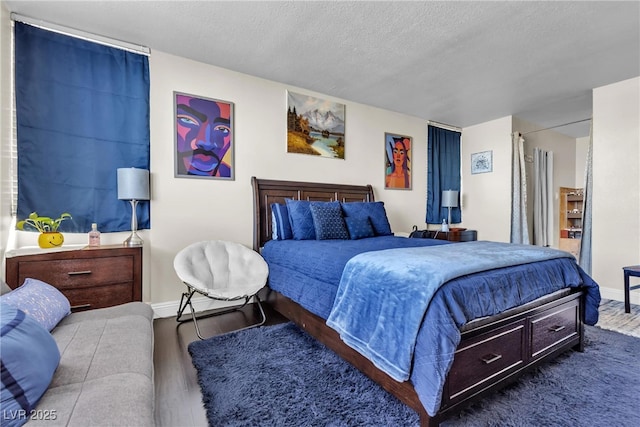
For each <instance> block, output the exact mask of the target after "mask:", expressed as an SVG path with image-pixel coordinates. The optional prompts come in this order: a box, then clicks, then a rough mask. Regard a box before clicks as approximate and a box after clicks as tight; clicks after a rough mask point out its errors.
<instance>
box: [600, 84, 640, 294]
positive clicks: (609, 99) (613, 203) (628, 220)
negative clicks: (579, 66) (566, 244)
mask: <svg viewBox="0 0 640 427" xmlns="http://www.w3.org/2000/svg"><path fill="white" fill-rule="evenodd" d="M637 264H640V77H637V78H633V79H629V80H625V81H622V82H619V83H615V84H612V85H608V86H603V87H600V88H596V89H594V90H593V270H592V276H593V278H594V279H595V280H596V282H598V284H599V285H600V286H601V291H602V294H603V296H605V297H607V298H616V299H622V295H623V292H622V290H623V273H622V267H624V266H628V265H637ZM632 280H634V279H633V278H632ZM634 283H637V279H636V281H635V282H634ZM632 296H633V299H632V302H635V303H640V297H639V295H638V292H637V291H635V292H632Z"/></svg>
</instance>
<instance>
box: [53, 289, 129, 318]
mask: <svg viewBox="0 0 640 427" xmlns="http://www.w3.org/2000/svg"><path fill="white" fill-rule="evenodd" d="M61 291H62V293H63V294H64V296H66V297H67V299H68V300H69V304H71V311H82V310H92V309H94V308H103V307H111V306H114V305H119V304H124V303H127V302H131V301H133V282H129V283H118V284H115V285H105V286H94V287H92V288H82V289H78V288H76V289H61Z"/></svg>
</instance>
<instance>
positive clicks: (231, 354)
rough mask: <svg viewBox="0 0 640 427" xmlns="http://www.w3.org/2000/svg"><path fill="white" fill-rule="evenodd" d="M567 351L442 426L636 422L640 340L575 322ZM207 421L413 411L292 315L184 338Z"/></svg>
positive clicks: (296, 420)
mask: <svg viewBox="0 0 640 427" xmlns="http://www.w3.org/2000/svg"><path fill="white" fill-rule="evenodd" d="M585 328H586V329H585V336H586V348H585V352H584V353H578V352H574V351H569V352H567V353H565V354H563V355H561V356H560V357H558V358H557V359H555V360H554V361H552V362H550V363H547V364H545V365H544V366H542V367H540V368H538V369H536V370H534V371H531V372H530V373H528V374H526V375H525V376H524V377H523V378H521V379H520V381H518V382H517V383H516V384H513V385H511V386H509V387H507V388H505V389H503V390H501V391H498V392H496V393H494V394H492V395H490V396H488V397H487V398H485V399H483V400H482V401H480V402H478V403H477V404H475V405H473V406H471V407H469V408H468V409H467V410H465V411H464V412H463V413H462V414H460V415H459V416H454V417H453V418H450V419H449V420H446V421H444V422H443V423H442V426H456V427H458V426H474V427H478V426H500V427H503V426H518V427H520V426H567V427H576V426H591V427H593V426H607V427H609V426H634V427H637V426H640V409H639V408H640V406H639V404H638V399H639V398H640V369H639V367H640V365H639V360H640V339H638V338H634V337H631V336H627V335H623V334H620V333H617V332H613V331H608V330H603V329H600V328H598V327H591V326H586V327H585ZM189 353H190V354H191V357H192V360H193V364H194V366H195V367H196V369H197V371H198V381H199V383H200V387H201V389H202V395H203V402H204V406H205V408H206V411H207V417H208V419H209V424H210V425H211V426H214V427H218V426H295V427H297V426H418V425H419V419H418V415H417V414H416V413H415V412H414V411H413V410H411V409H410V408H408V407H407V406H405V405H404V404H403V403H401V402H400V401H398V400H397V399H396V398H395V397H393V396H391V395H390V394H388V393H387V392H386V391H384V390H383V389H382V388H381V387H380V386H378V385H377V384H375V383H374V382H373V381H371V380H370V379H369V378H367V377H366V376H365V375H364V374H361V373H360V372H359V371H358V370H357V369H355V368H353V367H351V366H350V365H349V364H348V363H346V362H344V361H343V360H342V359H340V358H339V357H338V356H337V355H336V354H335V353H333V352H332V351H331V350H329V349H327V348H326V347H325V346H324V345H322V344H320V343H318V342H317V341H316V340H315V339H313V338H311V337H310V336H309V335H308V334H307V333H306V332H304V331H302V330H301V329H299V328H298V327H296V326H295V325H293V324H292V323H283V324H279V325H275V326H265V327H260V328H254V329H248V330H245V331H240V332H237V333H230V334H226V335H220V336H217V337H213V338H209V339H207V340H203V341H196V342H193V343H191V344H189Z"/></svg>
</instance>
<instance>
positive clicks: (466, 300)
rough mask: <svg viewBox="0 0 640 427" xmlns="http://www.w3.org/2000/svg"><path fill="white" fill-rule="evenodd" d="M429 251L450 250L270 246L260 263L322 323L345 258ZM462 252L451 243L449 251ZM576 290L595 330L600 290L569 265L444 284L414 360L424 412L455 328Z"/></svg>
mask: <svg viewBox="0 0 640 427" xmlns="http://www.w3.org/2000/svg"><path fill="white" fill-rule="evenodd" d="M441 243H442V244H441ZM432 244H433V245H438V246H439V247H440V248H444V247H445V246H449V244H448V243H446V242H443V241H436V240H432V239H406V238H400V237H393V236H384V237H375V238H370V239H362V240H357V241H330V240H329V241H326V240H325V241H292V240H285V241H271V242H268V243H267V244H266V245H265V247H264V248H263V251H262V255H263V256H264V258H265V260H266V261H267V262H268V264H269V286H270V287H271V288H272V289H274V290H277V291H278V292H280V293H282V294H284V295H286V296H288V297H289V298H291V299H292V300H294V301H296V302H298V303H299V304H301V305H302V306H303V307H305V308H307V309H308V310H310V311H312V312H313V313H315V314H317V315H318V316H320V317H322V318H324V319H327V318H328V317H329V314H330V312H331V309H332V306H333V304H334V299H335V297H336V294H337V291H338V287H339V282H340V278H341V274H342V272H343V270H344V268H345V266H346V265H347V264H348V262H349V260H350V259H351V258H353V257H355V256H356V255H358V254H360V253H363V252H370V251H380V250H385V249H388V248H400V247H418V246H426V245H432ZM465 244H466V243H455V244H453V245H452V250H453V249H455V248H458V249H460V245H465ZM458 260H459V258H458ZM458 262H459V261H458ZM578 286H581V287H585V288H586V290H587V299H586V307H585V317H586V319H585V320H586V322H587V323H588V324H595V323H596V321H597V317H598V311H597V309H598V305H599V302H600V294H599V291H598V287H597V285H596V284H595V283H594V282H593V281H592V280H591V278H590V277H589V276H587V275H586V274H584V272H583V271H582V270H581V269H580V267H578V266H577V264H576V262H575V259H572V258H557V259H551V260H547V261H541V262H533V263H529V264H523V265H518V266H512V267H504V268H496V269H490V270H487V271H483V272H479V273H474V274H469V275H464V276H461V277H458V278H455V279H451V280H449V281H448V282H447V283H446V284H445V285H444V286H442V287H441V288H440V289H439V290H438V291H436V292H435V294H434V296H433V299H432V300H431V303H430V304H429V306H428V309H427V310H426V313H425V314H424V319H423V321H422V323H421V326H420V327H419V331H418V335H417V339H416V343H415V352H414V354H413V362H412V371H411V376H410V381H411V382H412V383H413V386H414V388H415V390H416V392H417V394H418V396H419V398H420V400H421V402H422V403H423V405H424V407H425V409H426V410H427V412H428V413H429V414H431V415H434V414H435V413H436V412H437V411H438V409H439V407H440V399H441V395H442V385H443V384H444V380H445V378H446V376H447V374H448V372H449V369H450V367H451V363H452V361H453V354H454V352H455V349H456V348H457V346H458V344H459V342H460V330H459V328H460V327H462V326H463V325H464V324H465V323H468V322H470V321H471V320H473V319H476V318H479V317H484V316H491V315H494V314H497V313H501V312H503V311H505V310H508V309H510V308H513V307H515V306H517V305H521V304H525V303H527V302H530V301H533V300H535V299H537V298H539V297H541V296H543V295H546V294H549V293H552V292H555V291H557V290H559V289H562V288H567V287H578ZM403 317H404V316H403V315H400V316H399V317H396V318H394V319H393V322H390V323H389V324H388V325H387V326H389V327H396V326H395V325H398V326H399V327H403V326H402V325H403V323H404V322H402V321H401V319H403ZM399 320H400V321H399Z"/></svg>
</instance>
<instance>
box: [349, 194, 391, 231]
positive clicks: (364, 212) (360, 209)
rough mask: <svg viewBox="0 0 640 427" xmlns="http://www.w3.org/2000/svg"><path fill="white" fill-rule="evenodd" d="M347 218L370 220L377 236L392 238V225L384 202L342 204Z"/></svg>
mask: <svg viewBox="0 0 640 427" xmlns="http://www.w3.org/2000/svg"><path fill="white" fill-rule="evenodd" d="M342 211H343V212H344V216H345V217H350V216H354V217H360V218H369V220H370V221H371V225H372V226H373V231H375V233H376V236H390V235H392V234H393V233H392V232H391V225H390V224H389V219H388V218H387V211H386V210H385V209H384V202H347V203H342Z"/></svg>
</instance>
